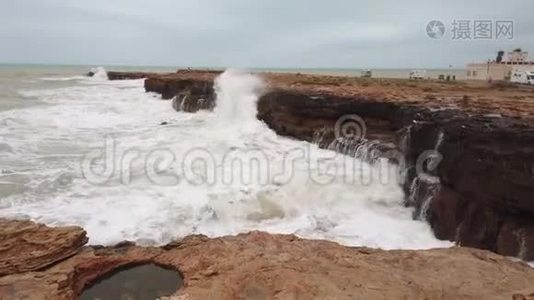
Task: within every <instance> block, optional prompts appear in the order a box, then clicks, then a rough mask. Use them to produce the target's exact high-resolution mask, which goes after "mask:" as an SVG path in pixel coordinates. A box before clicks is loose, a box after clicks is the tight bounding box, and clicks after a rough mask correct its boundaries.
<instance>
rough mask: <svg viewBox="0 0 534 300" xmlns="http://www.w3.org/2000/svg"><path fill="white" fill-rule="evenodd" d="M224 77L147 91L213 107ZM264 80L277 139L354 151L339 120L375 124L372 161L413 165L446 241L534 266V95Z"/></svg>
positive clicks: (411, 181)
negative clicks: (430, 160) (421, 168)
mask: <svg viewBox="0 0 534 300" xmlns="http://www.w3.org/2000/svg"><path fill="white" fill-rule="evenodd" d="M219 73H220V72H216V71H189V70H179V71H178V72H177V73H173V74H164V75H150V74H147V76H148V77H147V79H146V80H145V89H146V91H148V92H156V93H159V94H161V95H162V99H173V100H172V101H173V107H174V108H175V109H177V110H184V111H187V112H195V111H197V110H199V109H211V108H213V107H214V100H215V95H214V90H213V81H214V78H215V77H216V76H217V75H218V74H219ZM261 76H262V77H263V78H264V79H265V80H266V81H267V82H268V85H269V90H268V91H267V92H266V93H265V94H264V95H263V96H262V97H261V98H260V99H259V102H258V118H259V119H260V120H263V121H264V122H265V123H266V124H267V125H268V126H269V127H271V128H272V129H273V130H274V131H275V132H277V133H278V134H280V135H284V136H290V137H294V138H297V139H301V140H306V141H310V142H316V143H319V144H320V146H322V147H330V148H332V149H334V150H339V149H340V148H342V149H344V150H343V151H345V150H346V149H347V147H332V143H333V142H334V141H335V139H336V137H335V136H334V128H335V124H336V121H338V120H339V119H340V118H341V117H343V116H346V115H358V116H359V117H361V118H362V119H363V120H364V121H365V125H366V136H365V140H366V141H367V143H366V145H363V146H365V147H367V148H366V149H365V151H366V152H373V153H372V155H370V156H371V158H373V157H377V156H388V158H391V157H390V156H391V153H392V151H393V153H394V154H395V155H394V156H396V157H394V160H396V161H398V160H401V161H402V163H404V164H405V171H406V176H405V181H404V189H405V191H406V195H407V205H411V206H414V207H415V208H416V211H417V216H416V217H421V218H425V219H426V220H427V221H428V222H429V223H430V224H431V225H432V228H433V230H434V232H435V234H436V236H437V237H438V238H440V239H443V240H450V241H454V242H456V243H458V244H460V245H463V246H468V247H475V248H481V249H486V250H491V251H493V252H496V253H499V254H502V255H506V256H515V257H519V258H521V259H524V260H534V218H533V217H534V202H533V201H532V195H534V125H533V124H534V123H533V120H534V89H533V88H531V87H520V86H514V85H509V84H506V83H501V82H495V83H493V84H491V85H488V84H487V83H485V82H439V81H408V80H394V79H390V80H388V79H365V78H350V77H334V76H316V75H305V74H274V73H265V74H261ZM110 78H111V77H110ZM111 79H113V78H111ZM318 134H320V137H319V138H318ZM341 142H343V141H341ZM369 145H371V146H370V147H369ZM345 146H346V145H345ZM361 146H362V145H360V144H357V145H354V147H360V149H361ZM354 147H353V148H354ZM349 148H350V147H349ZM353 150H354V149H353ZM429 150H432V151H435V152H437V153H438V154H439V155H441V157H442V160H441V162H440V164H439V165H438V166H437V169H436V170H431V171H430V174H431V175H432V176H434V177H436V178H438V179H439V180H438V183H436V181H430V182H428V181H426V180H424V178H420V176H417V174H416V170H415V169H416V168H415V166H416V164H417V161H418V159H420V158H421V156H422V155H424V154H425V153H426V152H427V151H429ZM353 152H354V151H353ZM348 154H350V153H348ZM359 154H361V151H360V152H359Z"/></svg>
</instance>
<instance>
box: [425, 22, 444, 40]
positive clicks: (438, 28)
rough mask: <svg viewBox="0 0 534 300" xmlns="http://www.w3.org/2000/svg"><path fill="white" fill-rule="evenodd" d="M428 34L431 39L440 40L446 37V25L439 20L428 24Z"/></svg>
mask: <svg viewBox="0 0 534 300" xmlns="http://www.w3.org/2000/svg"><path fill="white" fill-rule="evenodd" d="M426 34H427V35H428V37H430V38H431V39H436V40H437V39H440V38H442V37H443V36H444V35H445V24H443V22H441V21H438V20H432V21H430V22H428V25H427V26H426Z"/></svg>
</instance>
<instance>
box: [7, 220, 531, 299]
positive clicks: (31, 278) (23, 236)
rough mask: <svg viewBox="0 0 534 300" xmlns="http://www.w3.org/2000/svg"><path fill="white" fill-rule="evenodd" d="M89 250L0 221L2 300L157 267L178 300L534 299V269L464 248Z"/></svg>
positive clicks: (276, 243)
mask: <svg viewBox="0 0 534 300" xmlns="http://www.w3.org/2000/svg"><path fill="white" fill-rule="evenodd" d="M86 241H87V238H86V236H85V232H84V231H83V229H81V228H77V227H69V228H49V227H46V226H43V225H37V224H34V223H32V222H29V221H14V220H1V219H0V254H1V255H0V274H2V275H1V276H0V299H54V300H58V299H76V298H77V297H78V296H79V295H80V293H81V292H82V291H83V289H84V288H86V287H88V286H90V285H91V284H93V283H94V282H95V281H97V280H98V279H99V278H100V277H102V276H105V275H106V274H109V273H110V272H113V271H114V270H117V269H120V268H124V267H126V266H133V265H142V264H148V263H153V264H157V265H159V266H162V267H165V268H169V269H171V270H176V271H177V272H179V273H180V274H181V275H182V276H183V279H184V284H183V287H182V288H181V289H179V290H178V291H177V292H176V293H175V294H174V295H173V296H171V297H169V299H534V289H533V287H532V282H534V269H532V268H530V267H529V266H527V265H526V264H524V263H520V262H513V261H512V260H510V259H508V258H505V257H502V256H499V255H496V254H493V253H491V252H488V251H483V250H476V249H469V248H462V247H453V248H449V249H435V250H425V251H400V250H396V251H383V250H375V249H368V248H351V247H344V246H341V245H339V244H336V243H333V242H327V241H310V240H303V239H300V238H297V237H295V236H293V235H272V234H267V233H262V232H251V233H247V234H241V235H238V236H228V237H221V238H214V239H209V238H207V237H205V236H190V237H187V238H185V239H183V240H181V241H177V242H174V243H171V244H169V245H166V246H164V247H160V248H159V247H139V246H136V245H134V244H132V243H128V242H125V243H121V244H119V245H117V246H115V247H95V246H93V247H88V246H83V244H84V243H85V242H86ZM58 250H60V251H58Z"/></svg>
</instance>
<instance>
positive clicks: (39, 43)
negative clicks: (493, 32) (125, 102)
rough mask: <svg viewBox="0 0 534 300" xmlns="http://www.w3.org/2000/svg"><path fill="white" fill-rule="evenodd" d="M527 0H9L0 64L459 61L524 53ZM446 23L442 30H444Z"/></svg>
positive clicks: (531, 36) (394, 64) (532, 39)
mask: <svg viewBox="0 0 534 300" xmlns="http://www.w3.org/2000/svg"><path fill="white" fill-rule="evenodd" d="M533 10H534V2H533V1H531V0H513V1H512V3H506V5H503V4H502V1H497V0H489V1H486V2H484V5H482V4H481V3H480V2H465V1H460V0H449V1H444V0H434V1H430V0H426V1H422V0H412V1H402V2H401V1H394V0H382V1H376V0H375V1H371V0H361V1H353V0H337V1H334V2H330V3H328V2H325V1H318V0H293V1H284V0H271V1H262V0H224V1H220V0H195V1H193V0H190V1H184V0H182V1H175V0H153V1H141V0H116V1H105V0H92V1H70V0H48V1H46V2H45V1H39V0H18V1H2V3H0V39H1V40H2V41H3V45H2V47H0V61H3V62H18V63H24V62H27V63H64V64H119V65H124V64H128V65H179V66H237V67H308V68H310V67H322V68H363V67H372V68H376V67H382V68H403V67H406V68H410V67H425V68H431V67H448V65H449V64H453V65H455V66H458V67H461V66H463V65H465V63H467V62H469V61H472V60H486V59H487V58H490V57H493V56H494V52H495V51H497V50H499V49H505V50H506V49H509V48H515V47H516V46H517V47H522V48H525V49H531V52H534V50H532V49H534V32H532V28H534V27H533V25H534V21H532V20H533V19H532V17H531V15H530V14H531V11H533ZM462 18H463V19H492V20H498V19H512V20H514V21H515V33H516V35H515V38H514V40H512V41H503V40H492V41H453V40H451V38H450V37H445V38H444V39H442V40H432V39H429V38H428V37H427V36H426V33H425V27H426V24H427V23H428V21H430V20H433V19H439V20H442V21H444V22H445V23H446V25H447V26H448V27H450V26H451V25H450V23H452V21H453V20H454V19H462ZM449 29H450V28H449Z"/></svg>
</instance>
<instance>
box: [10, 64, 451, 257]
mask: <svg viewBox="0 0 534 300" xmlns="http://www.w3.org/2000/svg"><path fill="white" fill-rule="evenodd" d="M142 86H143V81H139V80H133V81H116V82H111V81H100V80H94V79H79V80H76V81H74V82H72V83H71V84H70V85H69V86H67V87H61V88H49V89H41V90H32V91H23V93H25V94H26V95H27V96H28V97H35V98H38V99H39V100H40V101H42V102H44V103H46V105H40V106H31V107H26V108H21V109H16V110H10V111H3V112H0V123H2V124H7V125H6V126H2V127H0V137H1V138H2V143H4V144H6V146H5V147H3V148H2V149H4V148H5V149H11V150H10V152H7V151H4V152H3V153H2V155H1V156H0V165H2V169H4V170H5V171H6V172H5V173H0V216H3V217H21V216H24V217H29V218H31V219H33V220H35V221H39V222H44V223H47V224H49V225H79V226H82V227H83V228H85V229H86V230H87V232H88V235H89V237H90V243H91V244H104V245H109V244H114V243H117V242H120V241H123V240H132V241H135V242H138V243H140V244H156V245H161V244H165V243H167V242H169V241H171V240H174V239H178V238H181V237H183V236H186V235H189V234H206V235H208V236H221V235H229V234H237V233H241V232H247V231H250V230H262V231H268V232H273V233H294V234H297V235H299V236H302V237H306V238H320V239H329V240H333V241H337V242H340V243H343V244H346V245H351V246H369V247H380V248H386V249H394V248H414V249H419V248H432V247H442V246H445V247H446V246H449V245H450V243H448V242H441V241H438V240H436V239H435V238H434V236H433V234H432V231H431V229H430V227H429V226H428V224H426V223H425V222H421V221H414V220H413V219H412V214H413V210H412V209H411V208H406V207H404V205H403V202H404V195H403V192H402V189H401V188H400V186H399V184H398V182H397V181H396V180H395V179H394V178H389V180H385V181H384V180H382V179H381V178H382V177H383V176H380V175H383V174H380V169H379V168H377V167H376V166H375V165H372V164H368V163H366V162H363V161H361V160H359V159H357V158H352V157H348V156H343V155H339V154H336V153H335V152H334V151H329V150H322V149H319V148H318V147H317V146H315V145H313V144H309V143H307V142H301V141H295V140H292V139H288V138H283V137H280V136H277V135H276V134H275V133H274V132H272V131H271V130H270V129H268V127H267V126H266V125H265V124H263V123H262V122H260V121H258V120H257V119H256V117H255V116H256V101H257V99H258V95H259V94H260V93H261V90H262V89H263V83H262V81H261V80H260V79H258V78H257V77H254V76H252V75H249V74H246V73H244V72H237V71H227V72H225V73H224V74H222V75H221V76H220V77H219V78H218V79H217V81H216V91H217V105H216V109H215V111H214V112H213V113H209V112H200V113H197V114H187V113H177V112H175V111H174V110H173V109H172V108H171V105H170V103H168V102H165V101H161V100H159V99H157V97H156V96H155V95H152V94H147V93H145V92H144V90H143V87H142ZM163 121H164V122H167V123H168V125H166V126H160V123H161V122H163ZM106 137H108V138H109V137H113V139H112V140H111V142H110V143H109V144H110V145H112V146H113V147H112V148H110V149H111V150H110V151H107V150H108V149H104V148H103V147H104V146H105V145H106V143H105V142H106ZM8 147H9V148H8ZM0 151H3V150H1V149H0ZM93 151H98V152H99V153H100V154H102V155H104V158H103V159H102V160H101V161H98V160H97V162H100V163H101V162H102V161H111V162H112V164H111V166H109V165H104V167H110V169H109V170H111V176H110V177H109V178H106V180H105V182H104V183H102V184H94V183H92V182H91V181H90V180H89V179H88V176H87V173H84V170H83V167H82V164H80V161H83V160H84V159H86V158H87V156H88V153H92V152H93ZM196 151H197V152H196ZM4 153H7V154H6V155H3V154H4ZM157 153H163V154H162V155H161V156H157V155H156V157H155V159H154V155H155V154H157ZM169 154H172V155H169ZM192 154H196V155H192ZM106 155H108V156H109V157H108V156H106ZM289 158H291V159H289ZM233 159H237V160H233ZM151 161H153V162H154V165H155V166H156V167H157V168H148V167H147V165H150V164H148V163H147V162H151ZM233 161H237V162H238V163H237V164H235V165H236V166H238V167H232V166H233V164H232V163H231V162H233ZM229 162H230V163H229ZM150 166H152V165H150ZM184 166H185V168H184ZM239 166H240V168H239ZM96 169H98V168H96ZM347 170H348V171H347ZM104 173H105V172H100V173H99V174H104ZM244 179H250V180H244ZM2 186H9V187H14V186H16V187H17V188H12V189H10V190H9V193H8V192H6V190H5V189H2Z"/></svg>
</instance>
